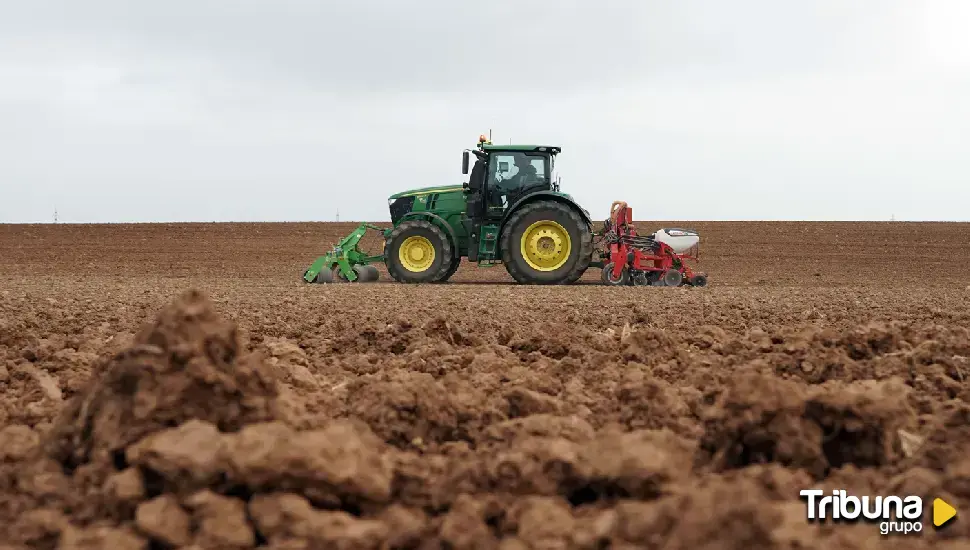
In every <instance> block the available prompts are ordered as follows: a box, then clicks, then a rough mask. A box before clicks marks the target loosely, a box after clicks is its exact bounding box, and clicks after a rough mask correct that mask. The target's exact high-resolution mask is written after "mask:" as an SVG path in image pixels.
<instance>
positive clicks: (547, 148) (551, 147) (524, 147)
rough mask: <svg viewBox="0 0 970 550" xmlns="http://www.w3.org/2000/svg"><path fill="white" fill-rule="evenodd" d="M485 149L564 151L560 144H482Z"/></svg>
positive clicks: (541, 151)
mask: <svg viewBox="0 0 970 550" xmlns="http://www.w3.org/2000/svg"><path fill="white" fill-rule="evenodd" d="M482 149H483V150H485V151H496V152H498V151H535V152H540V153H546V152H550V153H553V154H558V153H560V152H562V147H560V146H558V145H495V144H491V143H486V144H485V145H482Z"/></svg>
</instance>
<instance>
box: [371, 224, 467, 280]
mask: <svg viewBox="0 0 970 550" xmlns="http://www.w3.org/2000/svg"><path fill="white" fill-rule="evenodd" d="M453 257H454V248H453V247H452V245H451V241H449V240H448V236H447V235H445V232H444V231H442V230H441V228H439V227H438V226H436V225H434V224H433V223H431V222H428V221H424V220H413V221H406V222H403V223H401V225H399V226H397V227H395V228H394V230H392V231H391V234H390V235H388V237H387V241H386V244H385V247H384V264H385V265H386V266H387V272H388V273H389V274H390V275H391V277H392V278H393V279H394V280H395V281H398V282H400V283H433V282H435V281H437V280H440V279H441V278H443V277H444V276H445V275H446V274H447V273H448V271H449V269H450V268H451V265H452V259H453Z"/></svg>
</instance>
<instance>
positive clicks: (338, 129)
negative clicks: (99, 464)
mask: <svg viewBox="0 0 970 550" xmlns="http://www.w3.org/2000/svg"><path fill="white" fill-rule="evenodd" d="M968 22H970V1H966V0H934V1H928V0H906V1H903V0H856V1H851V2H850V1H845V0H804V1H800V2H793V1H784V2H782V1H778V0H757V1H756V0H732V1H730V2H726V1H724V0H677V1H673V0H669V1H668V0H664V1H650V0H602V1H601V2H599V3H596V2H590V1H588V0H587V1H578V0H559V1H557V2H549V1H531V0H486V1H483V2H475V3H472V2H465V1H462V2H456V1H455V0H450V1H445V0H419V1H414V2H400V1H395V0H382V1H378V0H354V1H352V2H348V1H341V2H336V1H330V0H262V1H255V0H166V1H149V0H140V1H135V0H84V1H79V0H61V1H52V0H0V222H47V221H52V220H53V216H54V211H55V209H56V210H57V212H58V217H59V221H62V222H113V221H118V222H121V221H230V220H240V221H243V220H245V221H263V220H266V221H270V220H323V221H326V220H333V219H334V218H335V216H336V215H337V212H338V210H339V215H340V219H341V220H361V219H366V220H372V221H382V220H387V219H389V216H388V213H387V201H386V197H387V196H388V195H390V194H392V193H394V192H396V191H400V190H403V189H407V188H413V187H422V186H427V185H441V184H459V183H461V182H462V181H463V179H464V177H463V176H462V174H461V151H462V149H463V148H468V147H472V146H474V143H475V141H476V138H477V137H478V135H479V134H481V133H487V132H488V130H489V129H492V131H493V137H494V140H495V141H496V142H504V143H508V141H509V140H512V141H515V142H527V143H532V142H542V143H549V144H556V145H561V146H562V147H563V154H562V156H561V158H560V169H561V175H562V183H563V188H564V190H566V191H568V192H571V193H573V194H574V196H575V197H577V199H578V200H579V201H580V202H582V203H583V204H584V205H585V206H586V207H587V208H588V209H589V210H590V211H591V212H592V213H593V215H594V217H596V218H599V219H602V218H604V217H605V216H606V215H607V214H608V209H609V205H610V203H611V201H613V200H625V201H627V202H628V203H630V205H631V206H633V208H634V212H635V214H636V217H637V219H652V218H654V219H675V220H682V219H687V220H734V219H807V220H826V219H828V220H869V219H871V220H889V219H890V218H891V217H893V216H895V218H896V219H898V220H927V219H930V220H967V219H970V154H968V153H970V32H967V30H966V29H967V28H968V25H970V23H968Z"/></svg>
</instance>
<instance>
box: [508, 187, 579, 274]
mask: <svg viewBox="0 0 970 550" xmlns="http://www.w3.org/2000/svg"><path fill="white" fill-rule="evenodd" d="M501 247H502V263H503V264H505V269H506V270H507V271H508V272H509V275H511V276H512V278H513V279H515V280H516V281H517V282H519V283H526V284H547V285H548V284H552V285H555V284H569V283H574V282H576V281H577V280H578V279H579V278H580V277H582V276H583V273H585V272H586V268H588V267H589V262H590V260H591V259H592V256H593V235H592V232H591V231H590V228H589V225H588V224H587V223H586V221H585V220H584V219H583V218H582V217H581V216H580V215H579V213H578V212H576V211H575V210H574V209H573V208H571V207H570V206H567V205H565V204H563V203H560V202H556V201H537V202H534V203H532V204H527V205H525V206H523V207H522V208H521V209H519V210H517V211H516V212H515V213H514V214H512V216H511V217H510V218H509V220H508V222H506V224H505V227H504V228H503V229H502V237H501Z"/></svg>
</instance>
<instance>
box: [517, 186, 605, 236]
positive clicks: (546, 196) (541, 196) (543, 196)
mask: <svg viewBox="0 0 970 550" xmlns="http://www.w3.org/2000/svg"><path fill="white" fill-rule="evenodd" d="M537 200H554V201H557V202H561V203H563V204H566V205H568V206H571V207H573V208H575V209H576V211H577V212H579V215H580V216H582V217H583V220H585V221H586V223H587V224H589V226H590V227H592V226H593V222H592V220H591V219H590V217H589V212H587V211H586V209H585V208H583V207H582V206H580V205H579V203H577V202H576V201H574V200H573V199H572V198H570V197H565V196H563V195H562V194H559V193H555V192H553V191H539V192H537V193H532V194H530V195H526V196H525V197H522V198H521V199H519V200H517V201H515V202H514V203H513V204H512V206H511V207H509V209H508V210H506V211H505V215H504V216H503V217H502V223H501V225H500V227H504V226H505V222H506V221H508V219H509V218H510V217H512V214H515V211H516V210H518V209H519V208H521V207H523V206H525V205H526V204H528V203H530V202H534V201H537Z"/></svg>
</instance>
